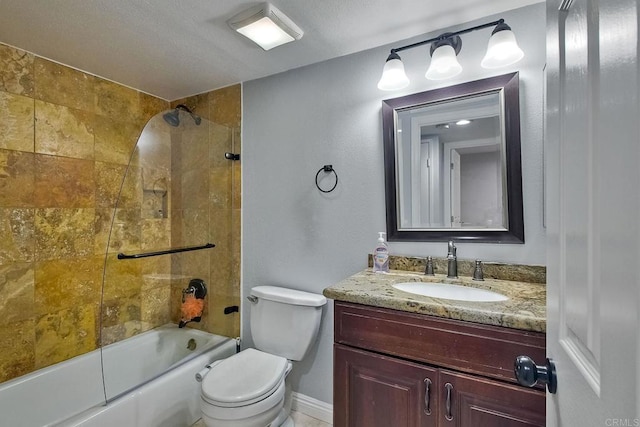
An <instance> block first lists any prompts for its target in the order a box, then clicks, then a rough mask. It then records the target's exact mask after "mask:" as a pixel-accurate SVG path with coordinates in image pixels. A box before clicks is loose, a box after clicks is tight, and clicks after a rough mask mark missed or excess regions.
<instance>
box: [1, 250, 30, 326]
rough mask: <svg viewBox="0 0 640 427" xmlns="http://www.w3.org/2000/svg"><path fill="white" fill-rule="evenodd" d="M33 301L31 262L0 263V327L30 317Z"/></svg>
mask: <svg viewBox="0 0 640 427" xmlns="http://www.w3.org/2000/svg"><path fill="white" fill-rule="evenodd" d="M33 301H34V268H33V263H30V262H15V263H9V264H4V265H0V327H1V326H2V325H7V324H9V323H14V322H18V321H23V320H27V319H30V318H32V317H33V315H34V306H33Z"/></svg>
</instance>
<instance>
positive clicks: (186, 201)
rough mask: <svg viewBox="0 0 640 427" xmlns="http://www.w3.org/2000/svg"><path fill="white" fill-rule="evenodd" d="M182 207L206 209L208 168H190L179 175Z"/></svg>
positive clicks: (207, 201)
mask: <svg viewBox="0 0 640 427" xmlns="http://www.w3.org/2000/svg"><path fill="white" fill-rule="evenodd" d="M181 180H182V190H181V193H182V194H181V196H182V201H181V206H182V208H183V209H206V208H207V205H208V203H209V180H208V169H190V170H188V171H186V172H183V173H182V175H181Z"/></svg>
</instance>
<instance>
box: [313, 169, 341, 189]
mask: <svg viewBox="0 0 640 427" xmlns="http://www.w3.org/2000/svg"><path fill="white" fill-rule="evenodd" d="M323 171H324V172H327V173H329V172H333V174H334V175H335V176H336V182H335V183H334V184H333V187H331V189H330V190H323V189H322V188H320V184H318V177H319V176H320V172H323ZM337 186H338V174H337V173H336V171H335V169H334V168H333V166H331V165H324V166H323V167H321V168H320V170H319V171H318V173H316V187H318V190H320V191H322V192H323V193H331V192H332V191H333V190H335V189H336V187H337Z"/></svg>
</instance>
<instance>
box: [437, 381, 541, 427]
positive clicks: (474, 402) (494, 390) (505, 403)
mask: <svg viewBox="0 0 640 427" xmlns="http://www.w3.org/2000/svg"><path fill="white" fill-rule="evenodd" d="M437 395H438V397H439V398H440V400H441V403H440V426H459V427H525V426H527V427H531V426H540V427H544V425H545V418H546V417H545V393H544V392H543V391H541V390H535V389H528V388H524V387H520V386H516V385H511V384H506V383H501V382H498V381H493V380H489V379H486V378H481V377H476V376H472V375H465V374H459V373H456V372H451V371H445V370H441V371H440V390H439V391H438V393H437Z"/></svg>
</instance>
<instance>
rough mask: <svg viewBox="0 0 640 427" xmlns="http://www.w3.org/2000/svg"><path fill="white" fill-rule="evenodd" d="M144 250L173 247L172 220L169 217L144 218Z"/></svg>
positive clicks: (142, 239)
mask: <svg viewBox="0 0 640 427" xmlns="http://www.w3.org/2000/svg"><path fill="white" fill-rule="evenodd" d="M141 237H142V238H141V243H142V251H143V252H149V251H159V250H164V249H168V248H170V247H171V222H170V220H169V219H145V220H142V232H141Z"/></svg>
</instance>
